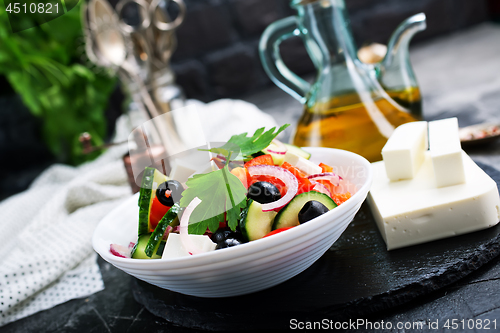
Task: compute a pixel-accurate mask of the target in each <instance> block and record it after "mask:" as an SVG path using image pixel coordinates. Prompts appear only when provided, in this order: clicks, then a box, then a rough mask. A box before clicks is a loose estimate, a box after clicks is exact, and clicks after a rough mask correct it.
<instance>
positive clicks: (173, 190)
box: [156, 180, 184, 207]
mask: <svg viewBox="0 0 500 333" xmlns="http://www.w3.org/2000/svg"><path fill="white" fill-rule="evenodd" d="M183 190H184V188H183V187H182V185H181V183H179V182H178V181H177V180H169V181H167V182H165V183H161V184H160V185H159V186H158V188H157V189H156V197H157V198H158V201H159V202H160V203H161V204H162V205H164V206H167V207H172V206H173V205H174V203H176V202H179V200H181V197H182V191H183ZM167 191H169V192H170V193H169V194H167Z"/></svg>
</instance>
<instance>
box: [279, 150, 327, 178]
mask: <svg viewBox="0 0 500 333" xmlns="http://www.w3.org/2000/svg"><path fill="white" fill-rule="evenodd" d="M285 162H288V163H290V164H291V165H293V166H294V167H296V168H297V169H300V170H301V171H303V172H304V173H305V174H307V175H315V174H318V173H321V172H323V170H322V169H321V167H320V166H319V165H317V164H314V163H313V162H311V161H308V160H306V159H305V158H303V157H302V156H299V155H297V154H295V153H293V152H291V151H289V150H288V151H287V152H286V154H285Z"/></svg>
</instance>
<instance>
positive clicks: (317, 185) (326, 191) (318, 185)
mask: <svg viewBox="0 0 500 333" xmlns="http://www.w3.org/2000/svg"><path fill="white" fill-rule="evenodd" d="M311 183H313V184H315V185H314V187H313V191H316V192H319V193H324V194H326V195H328V196H329V197H331V196H332V193H331V192H330V190H329V189H328V187H326V186H325V185H323V184H321V183H318V182H315V181H314V180H311Z"/></svg>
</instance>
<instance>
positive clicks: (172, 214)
mask: <svg viewBox="0 0 500 333" xmlns="http://www.w3.org/2000/svg"><path fill="white" fill-rule="evenodd" d="M179 211H180V206H179V204H174V205H173V206H172V207H171V208H170V209H169V210H168V212H167V214H165V216H163V218H162V219H161V220H160V222H158V225H157V226H156V228H155V231H153V233H152V234H151V236H150V237H149V240H148V244H147V245H146V247H145V249H144V253H146V255H147V256H148V257H151V256H152V255H153V254H155V253H156V252H157V251H158V247H159V246H160V243H161V240H162V238H163V235H164V234H165V230H167V227H168V226H169V225H170V224H175V223H176V220H178V217H177V215H178V214H179Z"/></svg>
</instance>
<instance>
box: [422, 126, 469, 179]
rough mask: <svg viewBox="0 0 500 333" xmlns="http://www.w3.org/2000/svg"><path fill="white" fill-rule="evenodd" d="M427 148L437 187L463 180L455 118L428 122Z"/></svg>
mask: <svg viewBox="0 0 500 333" xmlns="http://www.w3.org/2000/svg"><path fill="white" fill-rule="evenodd" d="M429 149H430V151H431V158H432V165H433V168H434V178H435V180H436V186H437V187H445V186H452V185H457V184H462V183H464V182H465V173H464V165H463V159H462V148H461V146H460V139H459V136H458V120H457V118H448V119H443V120H436V121H431V122H429Z"/></svg>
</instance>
